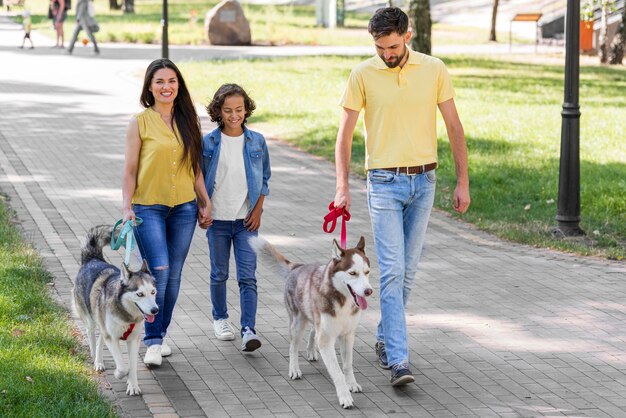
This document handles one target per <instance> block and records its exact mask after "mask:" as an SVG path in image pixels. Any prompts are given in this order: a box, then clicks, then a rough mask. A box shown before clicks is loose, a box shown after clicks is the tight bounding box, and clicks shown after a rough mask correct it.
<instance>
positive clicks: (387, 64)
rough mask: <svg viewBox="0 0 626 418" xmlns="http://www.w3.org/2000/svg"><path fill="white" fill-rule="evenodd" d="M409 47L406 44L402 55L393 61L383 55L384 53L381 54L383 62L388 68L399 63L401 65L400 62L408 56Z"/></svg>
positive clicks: (394, 66)
mask: <svg viewBox="0 0 626 418" xmlns="http://www.w3.org/2000/svg"><path fill="white" fill-rule="evenodd" d="M408 52H409V51H408V49H407V47H406V45H405V46H404V51H403V52H402V55H401V56H397V57H396V58H395V59H394V60H393V61H387V60H386V59H385V58H383V57H382V55H381V56H380V57H381V58H382V60H383V62H384V63H385V65H386V66H387V67H388V68H396V67H397V66H398V65H400V63H401V62H402V60H403V59H404V57H405V56H406V54H407V53H408Z"/></svg>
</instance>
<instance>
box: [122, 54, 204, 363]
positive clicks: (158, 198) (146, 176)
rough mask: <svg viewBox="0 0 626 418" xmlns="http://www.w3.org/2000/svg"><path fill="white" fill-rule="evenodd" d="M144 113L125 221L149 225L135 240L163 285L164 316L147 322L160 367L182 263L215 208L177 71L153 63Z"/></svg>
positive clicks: (129, 167)
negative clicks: (140, 221) (206, 185)
mask: <svg viewBox="0 0 626 418" xmlns="http://www.w3.org/2000/svg"><path fill="white" fill-rule="evenodd" d="M140 102H141V105H142V106H143V107H144V108H145V110H144V111H143V112H141V113H139V114H137V115H136V116H135V117H133V118H132V119H131V121H130V124H129V125H128V131H127V134H126V152H125V161H124V173H123V183H122V194H123V205H122V219H123V221H124V222H126V221H128V220H129V219H132V220H135V219H136V217H139V218H141V219H142V220H143V223H141V224H140V225H138V226H136V227H135V229H134V231H135V238H136V239H137V246H138V248H139V251H140V253H141V256H142V257H143V258H144V259H145V260H146V261H147V263H148V268H149V269H150V272H151V273H152V275H153V276H154V277H155V279H156V288H157V295H156V297H157V299H156V300H157V304H158V306H159V313H158V314H157V315H156V317H155V320H154V322H152V323H148V322H146V323H145V337H144V343H145V345H146V346H147V347H148V350H147V351H146V355H145V357H144V363H146V364H148V365H154V366H158V365H160V364H161V361H162V357H165V356H168V355H170V354H171V352H172V351H171V348H170V347H169V346H168V345H167V344H166V343H165V342H164V341H163V339H164V338H165V336H166V335H167V329H168V326H169V325H170V322H171V319H172V314H173V312H174V306H175V305H176V300H177V298H178V292H179V289H180V282H181V273H182V269H183V264H184V262H185V259H186V258H187V253H188V251H189V246H190V245H191V240H192V238H193V233H194V230H195V227H196V220H197V221H198V222H199V223H200V224H201V226H203V227H204V228H206V227H208V226H209V225H210V224H211V218H210V216H211V201H210V200H209V197H208V195H207V192H206V189H205V187H204V182H203V178H202V171H201V169H200V164H201V157H202V131H201V128H200V121H199V119H198V115H197V114H196V110H195V107H194V104H193V101H192V99H191V96H190V94H189V91H188V90H187V86H186V85H185V81H184V80H183V77H182V75H181V73H180V71H179V70H178V68H177V67H176V65H175V64H174V63H173V62H172V61H170V60H168V59H158V60H155V61H153V62H152V63H151V64H150V65H149V66H148V69H147V70H146V74H145V78H144V82H143V88H142V91H141V98H140Z"/></svg>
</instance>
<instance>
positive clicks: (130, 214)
mask: <svg viewBox="0 0 626 418" xmlns="http://www.w3.org/2000/svg"><path fill="white" fill-rule="evenodd" d="M135 218H136V217H135V212H134V211H133V210H132V209H131V208H124V209H122V225H124V224H125V223H126V221H128V220H132V221H133V222H134V221H135Z"/></svg>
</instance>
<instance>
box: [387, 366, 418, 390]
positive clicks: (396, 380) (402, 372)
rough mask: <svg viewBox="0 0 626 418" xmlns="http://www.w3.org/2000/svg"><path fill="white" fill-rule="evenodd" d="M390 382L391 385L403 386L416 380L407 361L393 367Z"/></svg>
mask: <svg viewBox="0 0 626 418" xmlns="http://www.w3.org/2000/svg"><path fill="white" fill-rule="evenodd" d="M390 382H391V386H402V385H406V384H409V383H413V382H415V377H413V375H412V374H411V370H409V365H408V364H407V363H398V364H394V365H393V366H392V367H391V380H390Z"/></svg>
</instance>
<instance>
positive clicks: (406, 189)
mask: <svg viewBox="0 0 626 418" xmlns="http://www.w3.org/2000/svg"><path fill="white" fill-rule="evenodd" d="M436 182H437V177H436V174H435V170H432V171H428V172H426V173H423V174H418V175H415V176H409V175H406V174H396V173H393V172H390V171H386V170H370V171H369V172H368V174H367V200H368V206H369V211H370V218H371V221H372V231H373V234H374V244H375V246H376V255H377V257H378V268H379V270H380V310H381V320H380V322H379V323H378V330H377V333H376V339H377V340H378V341H384V342H385V349H386V352H387V361H388V364H389V365H390V366H393V365H394V364H398V363H405V362H408V361H409V344H408V337H407V329H406V317H405V312H404V309H405V307H406V303H407V301H408V299H409V294H410V293H411V287H412V285H413V281H414V279H415V275H416V274H417V265H418V263H419V259H420V255H421V252H422V246H423V244H424V236H425V234H426V227H427V226H428V218H429V217H430V212H431V209H432V206H433V202H434V198H435V185H436Z"/></svg>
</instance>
